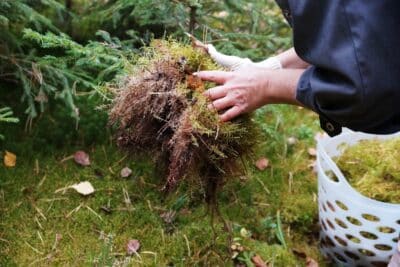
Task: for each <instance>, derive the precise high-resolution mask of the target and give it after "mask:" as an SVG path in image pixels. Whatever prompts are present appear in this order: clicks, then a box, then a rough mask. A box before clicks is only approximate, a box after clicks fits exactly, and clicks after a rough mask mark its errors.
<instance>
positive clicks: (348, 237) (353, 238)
mask: <svg viewBox="0 0 400 267" xmlns="http://www.w3.org/2000/svg"><path fill="white" fill-rule="evenodd" d="M346 237H347V239H348V240H350V241H352V242H354V243H357V244H360V243H361V240H360V239H359V238H357V237H355V236H352V235H349V234H346Z"/></svg>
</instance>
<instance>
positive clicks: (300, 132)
mask: <svg viewBox="0 0 400 267" xmlns="http://www.w3.org/2000/svg"><path fill="white" fill-rule="evenodd" d="M256 117H257V118H256V119H257V121H258V122H259V124H260V127H261V128H262V131H263V132H264V133H265V136H266V138H265V142H264V143H263V144H262V146H261V148H260V149H259V151H258V152H257V155H256V156H255V158H254V162H250V164H249V165H250V166H251V168H249V169H248V173H247V174H246V175H245V176H243V177H240V179H239V178H237V179H232V180H230V181H228V182H227V184H226V185H225V187H224V189H223V191H222V192H221V193H220V194H219V198H218V203H219V210H220V213H221V217H220V216H214V217H212V216H211V215H210V213H209V212H208V209H207V205H205V204H204V203H203V201H202V200H201V196H199V195H198V194H196V192H194V191H192V190H191V189H190V188H187V187H186V186H185V185H182V186H181V187H180V188H178V190H176V191H175V192H173V193H171V194H169V195H164V194H162V193H161V192H160V188H161V185H162V179H161V177H159V174H158V173H157V171H155V170H154V167H153V166H152V164H150V163H149V162H150V161H148V160H146V159H143V158H142V159H137V158H135V157H132V156H129V155H127V154H125V153H124V152H121V151H119V150H118V149H117V148H116V147H115V146H114V145H113V143H112V141H111V140H112V139H111V138H110V136H109V135H107V134H104V136H105V137H104V138H102V141H99V142H95V143H94V144H90V145H87V144H85V143H84V142H82V143H80V144H76V143H75V144H73V145H70V143H69V141H68V140H69V138H70V137H68V136H65V142H64V140H63V139H62V138H60V137H57V138H58V139H61V140H58V141H57V142H56V143H54V142H47V140H46V138H47V137H46V136H47V135H48V134H50V133H51V132H52V131H54V130H55V128H53V127H51V124H48V125H47V126H46V127H47V128H44V129H42V130H41V132H40V133H38V134H25V133H21V131H17V130H15V129H20V128H21V126H19V128H18V127H14V130H12V129H11V130H10V132H6V138H7V139H6V141H5V142H4V144H3V145H2V147H1V150H2V151H3V152H4V151H5V150H8V151H10V152H13V153H15V154H16V155H17V163H16V166H15V167H14V168H5V167H3V166H1V167H0V216H1V217H0V266H29V265H32V266H48V265H52V266H53V265H63V266H66V265H68V266H93V265H95V266H111V265H114V266H126V265H129V266H232V265H234V262H233V261H232V260H231V255H230V252H229V246H228V237H229V235H230V234H229V233H228V231H226V229H225V228H224V223H223V222H224V221H225V222H227V223H228V224H229V225H231V226H232V233H231V234H232V235H233V237H234V238H235V241H237V242H238V243H240V244H241V245H242V246H244V247H245V250H246V253H242V257H241V259H242V262H244V263H245V262H246V258H248V257H250V256H251V255H253V253H255V254H258V255H259V256H260V257H261V258H262V259H263V260H264V261H266V262H268V264H269V265H268V266H284V267H288V266H305V265H306V257H310V258H312V259H315V261H317V262H319V264H320V266H325V263H324V262H323V260H322V257H321V255H320V254H319V250H318V244H317V239H318V212H317V211H318V206H317V177H316V174H315V173H314V172H313V170H312V167H310V164H312V163H313V162H314V160H315V158H314V156H313V155H310V154H312V153H310V152H312V151H309V149H310V148H314V147H315V141H314V136H315V134H316V133H317V132H318V131H320V130H319V127H318V119H317V117H316V116H315V115H313V114H312V113H310V112H308V111H306V110H303V109H299V108H297V107H291V106H271V107H267V108H264V109H262V110H260V111H258V113H257V116H256ZM10 128H13V127H10ZM42 128H43V127H42ZM13 131H14V132H13ZM96 134H97V133H96V132H95V133H94V136H95V135H96ZM98 135H101V136H103V133H102V132H98ZM291 137H292V138H291ZM93 138H95V137H93ZM97 138H98V137H97ZM288 138H291V140H290V141H289V142H288ZM293 141H295V142H293ZM292 143H294V144H292ZM77 150H84V151H86V152H87V153H88V154H89V156H90V161H91V166H89V167H82V166H78V165H77V164H76V163H75V162H74V160H73V159H72V158H71V157H70V156H71V155H73V154H74V152H75V151H77ZM263 157H266V158H267V159H268V160H269V166H268V168H266V169H265V170H263V171H261V170H259V169H257V168H256V167H255V164H254V163H255V162H256V161H257V160H258V159H259V158H263ZM124 167H129V168H130V169H132V170H133V174H132V176H131V177H129V178H121V176H120V171H121V169H122V168H124ZM80 181H89V182H91V183H92V185H93V186H94V188H95V190H96V191H95V193H94V194H92V195H89V196H86V197H85V196H81V195H79V194H78V193H77V192H75V191H74V190H72V189H69V190H59V189H62V188H65V187H67V186H70V185H72V184H74V183H77V182H80ZM212 220H213V223H212ZM131 239H137V240H138V241H139V242H140V249H139V250H138V253H137V254H134V255H132V256H128V255H127V254H126V246H127V243H128V241H129V240H131Z"/></svg>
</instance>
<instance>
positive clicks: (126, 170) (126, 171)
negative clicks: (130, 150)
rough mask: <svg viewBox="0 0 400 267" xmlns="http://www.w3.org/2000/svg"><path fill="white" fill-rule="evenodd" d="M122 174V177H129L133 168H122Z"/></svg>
mask: <svg viewBox="0 0 400 267" xmlns="http://www.w3.org/2000/svg"><path fill="white" fill-rule="evenodd" d="M120 175H121V177H122V178H128V177H129V176H131V175H132V170H131V169H129V168H128V167H125V168H123V169H122V170H121V173H120Z"/></svg>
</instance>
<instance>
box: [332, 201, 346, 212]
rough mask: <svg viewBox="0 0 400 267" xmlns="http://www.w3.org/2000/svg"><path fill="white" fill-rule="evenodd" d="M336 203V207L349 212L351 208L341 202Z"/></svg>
mask: <svg viewBox="0 0 400 267" xmlns="http://www.w3.org/2000/svg"><path fill="white" fill-rule="evenodd" d="M335 202H336V205H337V206H338V207H339V208H341V209H342V210H349V208H348V207H347V206H346V205H345V204H344V203H343V202H340V201H339V200H336V201H335Z"/></svg>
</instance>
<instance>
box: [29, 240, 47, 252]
mask: <svg viewBox="0 0 400 267" xmlns="http://www.w3.org/2000/svg"><path fill="white" fill-rule="evenodd" d="M25 244H26V245H27V246H28V247H30V248H31V249H32V250H33V251H35V252H36V253H38V254H40V255H43V254H44V253H43V252H41V251H40V250H38V249H37V248H35V247H33V246H32V245H31V244H29V243H28V242H27V241H25Z"/></svg>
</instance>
